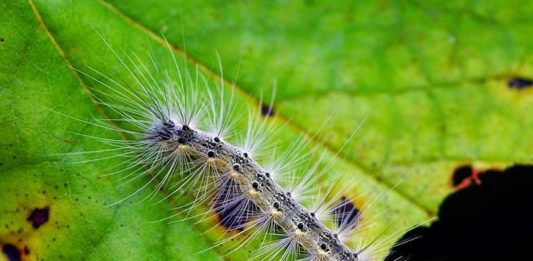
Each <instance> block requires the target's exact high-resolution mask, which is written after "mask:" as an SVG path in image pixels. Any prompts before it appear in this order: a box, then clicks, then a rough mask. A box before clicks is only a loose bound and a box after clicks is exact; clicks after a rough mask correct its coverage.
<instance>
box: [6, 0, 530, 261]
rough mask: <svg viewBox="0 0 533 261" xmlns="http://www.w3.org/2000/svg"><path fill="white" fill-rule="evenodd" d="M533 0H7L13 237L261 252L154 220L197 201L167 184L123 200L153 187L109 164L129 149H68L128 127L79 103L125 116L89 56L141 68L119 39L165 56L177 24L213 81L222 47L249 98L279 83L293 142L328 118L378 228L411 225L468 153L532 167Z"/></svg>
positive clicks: (446, 187)
mask: <svg viewBox="0 0 533 261" xmlns="http://www.w3.org/2000/svg"><path fill="white" fill-rule="evenodd" d="M532 5H533V3H529V2H527V3H525V2H523V1H520V2H519V1H516V3H510V2H509V1H486V2H476V3H474V2H472V3H464V2H463V1H457V3H455V2H454V1H451V2H449V3H448V2H447V3H441V2H436V3H430V2H428V1H400V2H379V3H377V2H376V3H368V2H360V3H357V2H353V1H346V3H341V2H336V3H335V4H326V3H321V2H319V1H293V2H288V1H287V2H285V1H277V2H268V3H259V2H257V3H256V2H253V1H240V2H234V3H228V2H216V3H210V2H207V1H206V2H205V3H204V2H202V3H200V2H197V1H177V0H175V1H150V2H148V1H109V2H103V1H59V0H58V1H42V0H35V1H29V2H24V1H2V2H1V3H0V21H2V23H1V24H0V38H1V39H0V40H1V41H0V110H1V111H2V113H1V114H0V119H1V121H0V122H2V123H3V126H2V128H1V129H0V137H1V138H2V139H1V140H0V244H13V245H15V246H17V247H18V248H19V249H21V250H23V249H24V247H27V249H28V250H29V251H28V253H24V255H28V256H29V257H30V258H31V259H33V260H36V259H40V258H42V259H47V260H48V259H50V260H57V259H61V258H63V259H67V260H78V259H94V260H102V259H105V260H130V259H132V258H133V259H138V260H218V259H224V258H228V259H231V260H248V259H249V255H250V252H251V250H253V249H239V250H237V251H235V252H233V253H230V254H227V252H228V250H230V249H232V248H231V243H230V244H227V245H226V244H225V245H223V246H219V247H212V246H214V245H215V244H216V239H217V238H219V237H220V236H221V235H224V230H223V229H222V228H220V227H217V226H216V220H207V221H202V222H200V223H197V222H195V221H194V220H191V221H186V222H179V223H173V224H167V223H166V222H151V221H157V220H160V219H163V218H165V217H168V216H171V215H173V214H176V211H175V210H173V208H174V207H175V206H176V205H177V204H180V202H182V201H180V200H179V199H176V198H171V199H169V200H163V202H162V203H160V204H153V202H152V201H142V200H141V199H143V198H145V197H147V196H149V195H150V193H151V192H152V190H153V189H154V188H155V186H153V187H149V188H147V189H146V190H143V191H142V192H141V194H140V195H138V197H134V198H132V199H131V200H128V201H126V202H124V203H122V204H118V205H114V206H112V207H107V205H109V204H111V203H113V202H117V201H118V200H120V199H123V198H125V197H126V196H128V195H129V194H131V193H132V192H134V191H135V190H136V189H137V188H139V187H141V186H142V185H143V184H145V183H146V182H147V180H146V179H140V180H136V181H134V182H129V183H124V182H121V181H118V180H117V178H116V177H112V176H107V175H106V174H107V170H109V168H110V167H112V166H116V165H117V164H119V163H120V162H119V161H120V160H118V159H110V160H107V161H99V162H88V163H83V164H80V163H77V162H78V161H83V160H88V159H89V158H86V157H85V156H83V155H81V156H77V157H75V158H71V157H66V156H51V155H54V154H57V153H69V152H72V153H75V152H83V151H90V150H95V149H101V144H99V143H97V142H95V141H94V140H93V139H90V138H82V137H80V136H77V135H75V134H73V133H81V134H85V135H95V136H99V137H102V136H103V137H109V138H118V139H120V138H122V136H121V135H120V133H114V132H109V133H104V134H102V133H101V132H102V130H101V129H100V128H98V127H95V126H92V125H90V124H87V123H84V122H82V121H77V120H74V119H72V118H69V117H65V116H64V115H62V114H65V115H69V116H71V117H74V118H77V119H80V120H83V121H89V122H90V121H93V119H94V118H106V117H107V115H109V114H112V112H110V111H108V110H106V109H105V108H102V107H101V106H99V105H97V104H96V103H95V101H94V98H93V97H92V96H91V94H92V95H97V96H98V97H99V98H102V99H104V100H105V97H101V96H102V95H101V94H100V93H99V91H105V87H104V86H102V85H100V84H97V83H96V82H95V81H94V80H92V79H90V78H89V77H84V76H83V75H82V74H80V73H78V72H77V71H76V70H74V69H72V67H74V68H79V69H81V70H85V69H87V68H88V66H90V67H93V68H95V69H96V70H98V71H100V72H103V73H104V74H106V75H108V76H110V77H112V78H113V79H127V77H128V73H127V72H125V69H124V67H123V66H122V65H121V64H120V63H119V62H118V60H117V59H116V58H115V57H114V55H113V54H112V52H111V50H110V49H109V47H108V46H106V44H105V43H104V41H103V40H102V38H103V39H104V40H105V41H107V42H109V43H110V45H111V46H112V47H113V48H115V49H117V50H119V52H120V51H124V52H126V53H135V54H138V55H139V56H141V57H143V58H146V57H147V55H150V54H152V55H154V57H155V58H156V60H158V61H165V62H166V61H168V59H169V57H170V54H169V51H168V50H167V48H166V46H165V44H164V39H163V38H162V37H161V35H162V34H164V35H165V36H166V38H167V39H168V41H169V42H170V44H171V45H172V47H173V49H172V51H173V53H174V55H176V57H177V58H178V59H179V60H180V62H183V63H187V64H189V65H190V66H199V68H200V70H201V71H202V72H203V73H204V74H206V75H207V76H208V77H209V78H210V79H211V80H213V81H218V80H219V79H220V76H221V72H220V71H219V69H216V68H218V61H217V56H216V52H218V53H219V54H220V57H221V60H222V63H223V68H224V76H226V77H225V80H226V83H227V85H231V83H233V82H235V87H236V90H237V103H238V104H240V105H242V106H244V107H248V108H250V107H256V106H257V105H258V104H259V101H260V98H261V97H264V98H265V100H269V98H270V94H271V93H272V92H271V90H272V86H273V82H274V81H275V82H276V85H277V89H276V102H275V105H274V110H275V114H276V117H275V118H274V119H273V120H272V123H273V124H274V125H276V126H278V127H279V128H280V133H281V134H280V135H281V137H279V138H280V139H283V140H291V139H294V138H295V137H307V138H310V137H313V133H315V132H316V131H317V130H318V129H319V128H320V126H324V128H323V130H322V132H323V135H320V136H318V137H313V139H312V144H313V145H314V146H317V147H318V148H319V150H320V151H324V152H326V153H329V154H328V155H329V157H330V158H331V159H332V160H333V163H334V164H333V167H332V170H331V176H332V177H334V178H335V179H337V180H338V182H339V184H349V185H350V189H351V190H350V191H349V193H350V196H352V197H354V198H355V197H357V196H359V197H357V199H355V201H356V204H357V205H358V206H361V207H362V209H363V214H362V215H363V220H365V222H375V226H374V227H373V228H372V229H370V230H369V232H368V234H367V235H366V234H365V235H363V236H367V237H369V238H373V237H375V236H378V235H380V236H382V237H388V236H390V237H391V238H397V237H399V236H400V235H401V233H403V232H404V231H405V230H406V229H408V228H409V227H411V226H413V225H416V224H419V223H420V222H423V221H425V220H427V218H429V217H432V216H433V215H434V214H435V213H436V211H437V209H438V205H439V203H440V202H441V200H442V199H443V198H444V197H445V196H446V195H447V194H449V193H451V192H453V190H454V188H453V187H451V186H450V178H451V173H452V172H453V169H454V168H455V167H457V166H458V165H461V164H475V165H476V166H480V167H484V166H505V165H508V164H511V163H513V162H522V163H531V162H533V158H532V155H533V133H532V132H531V131H529V130H531V129H532V127H533V117H531V116H529V114H528V113H527V110H528V109H530V107H531V105H532V104H533V95H532V91H531V88H529V89H524V90H515V89H510V88H508V86H507V81H509V80H510V79H511V78H513V77H515V76H522V77H532V75H533V67H532V61H531V59H530V57H533V56H532V51H531V48H530V46H533V39H532V38H531V36H530V35H532V34H533V29H532V28H531V26H530V25H531V24H532V22H533V21H532V18H531V16H530V11H531V10H532V8H533V6H532ZM517 6H519V7H520V8H516V7H517ZM95 31H96V32H99V33H100V34H101V35H102V38H100V37H99V36H98V34H97V33H95ZM185 53H186V54H185ZM162 64H164V62H162ZM55 112H59V113H55ZM329 117H331V119H329V120H328V118H329ZM365 118H366V119H367V120H366V121H364V119H365ZM324 122H326V123H327V124H325V125H324ZM362 122H364V124H363V125H362V127H361V130H360V131H359V132H358V133H357V135H356V136H355V137H354V138H353V139H351V140H349V141H348V142H347V143H346V145H345V146H343V144H344V143H345V141H346V140H347V138H348V137H349V136H350V135H351V133H352V132H353V130H354V128H356V127H357V126H359V125H360V124H361V123H362ZM341 147H343V149H342V150H341V151H340V154H339V155H336V153H337V151H339V149H340V148H341ZM166 195H167V192H165V191H162V192H158V193H156V197H157V198H156V199H155V201H159V200H161V199H163V198H164V197H165V196H166ZM376 198H378V199H379V200H378V201H377V202H374V201H375V199H376ZM158 199H159V200H158ZM43 207H48V208H49V209H50V212H49V218H48V220H47V222H46V223H44V224H43V225H42V226H40V227H39V228H37V229H35V228H34V227H32V224H31V223H30V222H29V221H28V220H27V218H28V217H29V216H30V214H31V212H32V211H33V210H34V209H35V208H43ZM383 213H385V214H383ZM213 227H214V229H211V228H213ZM390 243H392V241H391V242H389V244H388V245H390ZM22 252H24V251H22ZM194 253H197V254H194Z"/></svg>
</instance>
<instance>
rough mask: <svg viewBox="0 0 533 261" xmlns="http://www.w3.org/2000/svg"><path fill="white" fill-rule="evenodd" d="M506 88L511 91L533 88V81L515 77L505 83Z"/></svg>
mask: <svg viewBox="0 0 533 261" xmlns="http://www.w3.org/2000/svg"><path fill="white" fill-rule="evenodd" d="M507 86H509V88H511V89H518V90H520V89H525V88H528V87H531V86H533V80H532V79H528V78H523V77H515V78H512V79H511V80H509V82H507Z"/></svg>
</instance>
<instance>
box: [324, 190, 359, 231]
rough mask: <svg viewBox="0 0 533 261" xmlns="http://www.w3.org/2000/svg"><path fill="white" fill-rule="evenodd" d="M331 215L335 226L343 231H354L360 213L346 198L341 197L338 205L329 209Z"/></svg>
mask: <svg viewBox="0 0 533 261" xmlns="http://www.w3.org/2000/svg"><path fill="white" fill-rule="evenodd" d="M331 213H332V214H333V218H334V219H335V223H337V226H339V227H340V228H344V229H354V228H355V226H356V225H357V220H358V218H359V214H360V211H359V209H358V208H356V207H355V205H354V204H353V203H352V202H351V201H349V200H348V199H347V198H346V197H342V198H341V200H340V201H339V203H338V204H337V205H335V206H334V207H333V208H332V209H331Z"/></svg>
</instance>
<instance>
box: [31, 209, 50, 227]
mask: <svg viewBox="0 0 533 261" xmlns="http://www.w3.org/2000/svg"><path fill="white" fill-rule="evenodd" d="M49 215H50V208H49V207H44V208H35V209H34V210H33V211H32V212H31V214H30V216H28V218H27V219H26V220H28V221H30V222H31V225H32V226H33V228H35V229H38V228H39V227H40V226H42V225H43V224H44V223H46V222H47V221H48V218H49Z"/></svg>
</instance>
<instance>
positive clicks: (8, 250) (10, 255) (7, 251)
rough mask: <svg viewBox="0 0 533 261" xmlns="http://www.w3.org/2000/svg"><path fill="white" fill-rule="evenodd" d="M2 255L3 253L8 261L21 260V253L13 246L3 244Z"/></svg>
mask: <svg viewBox="0 0 533 261" xmlns="http://www.w3.org/2000/svg"><path fill="white" fill-rule="evenodd" d="M2 253H4V255H5V256H6V257H7V260H8V261H21V260H22V252H21V251H20V249H18V247H17V246H15V245H12V244H4V245H3V246H2Z"/></svg>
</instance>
